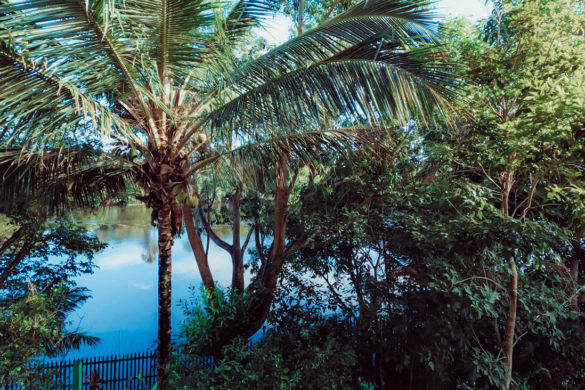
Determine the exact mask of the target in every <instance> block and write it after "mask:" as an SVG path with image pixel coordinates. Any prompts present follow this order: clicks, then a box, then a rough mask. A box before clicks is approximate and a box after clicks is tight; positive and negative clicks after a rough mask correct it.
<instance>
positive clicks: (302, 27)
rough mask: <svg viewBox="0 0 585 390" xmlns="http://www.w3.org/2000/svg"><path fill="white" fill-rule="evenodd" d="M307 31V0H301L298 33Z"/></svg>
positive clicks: (301, 33)
mask: <svg viewBox="0 0 585 390" xmlns="http://www.w3.org/2000/svg"><path fill="white" fill-rule="evenodd" d="M304 32H305V0H299V19H298V33H299V36H301V35H303V34H304Z"/></svg>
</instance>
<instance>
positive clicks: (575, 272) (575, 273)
mask: <svg viewBox="0 0 585 390" xmlns="http://www.w3.org/2000/svg"><path fill="white" fill-rule="evenodd" d="M581 236H582V233H581V232H580V231H578V232H577V233H576V239H575V249H573V256H572V259H571V267H570V269H569V272H570V276H571V284H572V285H573V286H575V287H574V288H573V291H572V293H571V295H572V298H571V310H572V311H573V313H574V314H575V315H576V316H578V315H579V296H580V295H581V294H579V290H580V288H581V285H580V283H579V263H580V262H581V259H582V257H583V253H584V251H583V249H582V248H581Z"/></svg>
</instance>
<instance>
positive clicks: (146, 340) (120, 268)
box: [67, 206, 246, 358]
mask: <svg viewBox="0 0 585 390" xmlns="http://www.w3.org/2000/svg"><path fill="white" fill-rule="evenodd" d="M76 218H77V219H78V220H84V221H88V223H89V224H91V225H92V226H93V227H94V228H96V229H97V230H96V234H97V235H98V237H99V238H100V239H101V240H103V241H105V242H107V243H108V244H109V246H108V248H106V249H105V250H104V251H103V252H101V253H99V254H98V255H96V257H95V259H94V262H95V263H96V265H97V266H98V267H99V268H98V269H96V272H95V273H94V274H93V275H84V276H82V277H79V278H78V279H77V282H78V284H79V285H80V286H85V287H88V288H89V289H90V290H91V292H92V298H91V299H89V300H88V301H87V302H86V303H85V304H84V305H83V306H82V307H81V308H80V309H79V310H77V311H76V312H75V313H73V314H72V315H71V316H70V321H71V328H74V329H79V330H81V331H84V332H86V333H88V334H91V335H94V336H98V337H100V338H102V342H101V343H100V345H99V346H97V347H93V348H89V347H88V348H83V349H82V350H80V351H75V352H70V353H69V354H68V355H67V358H71V357H78V356H98V355H107V354H114V353H129V352H140V351H144V350H147V349H149V348H153V347H154V342H155V340H156V330H157V310H158V305H157V258H156V253H157V247H156V245H157V244H156V243H157V233H156V230H155V229H153V228H152V227H151V226H150V211H149V210H148V209H146V208H145V207H143V206H127V207H125V208H115V207H113V208H107V209H104V210H103V211H100V212H97V213H93V214H89V215H88V214H78V215H76ZM218 233H220V234H221V236H222V238H223V239H224V240H225V241H227V242H231V233H230V230H229V228H228V229H223V230H221V231H218ZM243 233H244V234H245V233H246V232H243ZM203 239H204V241H205V237H203ZM204 244H205V242H204ZM209 261H210V268H211V270H212V272H213V276H214V278H215V279H216V280H217V281H218V283H219V285H220V286H228V285H229V281H230V280H231V259H230V257H229V255H228V254H227V253H226V252H225V251H223V250H222V249H220V248H219V247H217V246H216V245H215V244H213V242H211V244H210V250H209ZM172 273H173V285H172V288H173V291H172V303H173V316H172V321H173V326H174V328H175V330H176V329H177V326H178V324H179V323H180V322H181V321H183V320H184V316H183V313H182V312H181V309H180V307H179V306H178V305H179V302H180V301H181V300H185V299H188V298H190V295H191V291H190V287H191V286H196V288H195V289H194V290H195V291H198V287H199V286H200V285H201V278H200V277H199V273H198V271H197V265H196V263H195V259H194V257H193V252H192V251H191V248H190V246H189V242H188V239H187V235H186V234H183V236H181V237H180V238H178V239H177V240H176V241H175V244H174V246H173V265H172Z"/></svg>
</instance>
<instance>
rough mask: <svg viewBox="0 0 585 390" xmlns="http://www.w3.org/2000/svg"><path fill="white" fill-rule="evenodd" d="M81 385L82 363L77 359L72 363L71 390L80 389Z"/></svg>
mask: <svg viewBox="0 0 585 390" xmlns="http://www.w3.org/2000/svg"><path fill="white" fill-rule="evenodd" d="M82 385H83V363H82V362H81V360H77V361H76V362H75V363H73V390H81V389H82Z"/></svg>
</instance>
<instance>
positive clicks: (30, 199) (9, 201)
mask: <svg viewBox="0 0 585 390" xmlns="http://www.w3.org/2000/svg"><path fill="white" fill-rule="evenodd" d="M0 172H2V175H1V177H0V182H1V183H2V186H0V199H1V200H2V201H1V202H0V212H15V211H19V210H22V209H24V208H27V207H33V208H35V209H36V210H38V211H40V212H45V213H48V214H53V213H60V212H63V211H66V210H69V209H70V208H72V207H96V206H99V205H100V204H101V203H104V202H110V201H111V202H113V203H115V202H116V201H119V200H125V199H126V197H127V195H128V190H129V189H131V188H132V185H133V184H132V183H134V181H135V177H136V173H135V172H136V171H135V169H134V167H133V165H132V164H131V163H129V162H128V160H126V159H124V158H122V157H115V156H112V155H111V154H108V153H106V152H104V151H100V150H95V149H91V148H69V149H61V150H59V149H53V150H48V149H45V150H40V151H36V152H23V151H22V150H20V149H18V150H5V151H0Z"/></svg>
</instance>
